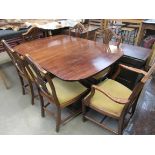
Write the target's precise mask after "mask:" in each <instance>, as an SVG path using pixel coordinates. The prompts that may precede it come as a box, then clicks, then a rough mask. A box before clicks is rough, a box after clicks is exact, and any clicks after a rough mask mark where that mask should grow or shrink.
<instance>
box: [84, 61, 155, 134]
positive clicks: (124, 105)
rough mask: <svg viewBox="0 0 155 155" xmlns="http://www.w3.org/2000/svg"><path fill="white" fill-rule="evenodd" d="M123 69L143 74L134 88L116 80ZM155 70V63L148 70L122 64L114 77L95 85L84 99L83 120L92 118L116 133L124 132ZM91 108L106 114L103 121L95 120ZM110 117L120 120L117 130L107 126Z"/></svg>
mask: <svg viewBox="0 0 155 155" xmlns="http://www.w3.org/2000/svg"><path fill="white" fill-rule="evenodd" d="M122 69H124V70H130V71H132V72H136V73H138V74H140V75H143V76H142V78H141V79H140V80H139V82H138V83H137V84H136V85H135V87H134V89H133V90H130V89H129V88H127V87H126V86H124V85H122V84H121V83H119V82H117V81H116V77H117V76H118V75H119V73H120V72H121V70H122ZM154 70H155V63H154V64H153V65H152V67H151V68H150V70H149V71H148V72H145V71H143V70H140V69H136V68H133V67H128V66H125V65H122V64H120V65H119V67H118V70H117V71H116V73H115V74H114V75H113V77H112V79H106V80H104V81H103V82H101V83H99V84H98V85H93V86H92V87H91V92H90V93H89V94H88V95H87V96H86V97H85V98H84V99H83V121H85V120H90V121H92V122H94V123H96V124H98V125H99V126H101V127H103V128H105V129H107V130H109V131H111V132H113V133H115V134H122V133H123V129H124V128H125V126H126V125H127V123H128V121H129V120H130V118H131V117H132V115H133V113H134V111H135V107H136V103H137V100H138V97H139V95H140V93H141V91H142V89H143V86H144V84H145V83H146V81H147V80H148V79H149V78H150V76H151V74H152V73H153V72H154ZM90 110H95V111H96V112H98V113H99V114H101V115H102V116H104V117H103V119H102V120H101V121H97V120H95V119H94V117H93V116H92V115H91V114H90V113H89V112H90ZM129 115H130V116H129ZM109 117H110V118H114V119H116V120H118V130H117V131H116V130H113V129H112V128H110V127H109V126H107V124H106V123H107V122H106V120H107V118H109ZM127 117H128V118H127ZM103 122H104V123H103ZM105 122H106V123H105Z"/></svg>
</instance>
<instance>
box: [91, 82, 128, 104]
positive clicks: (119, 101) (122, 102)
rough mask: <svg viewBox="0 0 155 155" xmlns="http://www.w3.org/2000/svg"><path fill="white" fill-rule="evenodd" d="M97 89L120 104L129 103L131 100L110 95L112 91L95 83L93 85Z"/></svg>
mask: <svg viewBox="0 0 155 155" xmlns="http://www.w3.org/2000/svg"><path fill="white" fill-rule="evenodd" d="M92 87H93V88H94V89H95V90H97V91H100V92H101V93H103V94H104V95H106V96H107V97H108V98H110V99H111V100H112V101H114V102H117V103H119V104H127V103H129V102H130V100H129V98H128V99H124V98H117V97H113V96H111V95H110V93H108V92H106V91H105V90H103V89H101V88H100V87H98V86H95V85H93V86H92Z"/></svg>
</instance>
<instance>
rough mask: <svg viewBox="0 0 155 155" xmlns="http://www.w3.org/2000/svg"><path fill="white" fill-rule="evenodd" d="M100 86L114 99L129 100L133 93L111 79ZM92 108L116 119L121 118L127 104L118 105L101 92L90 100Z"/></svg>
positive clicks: (96, 92)
mask: <svg viewBox="0 0 155 155" xmlns="http://www.w3.org/2000/svg"><path fill="white" fill-rule="evenodd" d="M98 86H99V87H100V88H101V89H103V90H105V91H106V92H109V93H110V94H111V95H112V96H113V97H117V98H124V99H127V98H128V97H129V96H130V95H131V93H132V91H131V90H130V89H128V88H127V87H125V86H124V85H122V84H121V83H118V82H117V81H114V80H111V79H106V80H105V81H103V82H101V83H100V84H99V85H98ZM90 106H93V107H94V108H95V109H99V110H100V111H103V113H104V112H105V113H109V114H111V115H113V116H115V117H119V116H120V114H121V112H122V110H123V107H124V106H125V104H119V103H116V102H114V101H112V100H111V99H109V98H108V97H107V96H105V95H104V94H103V93H101V92H100V91H95V94H94V96H93V97H92V98H91V100H90Z"/></svg>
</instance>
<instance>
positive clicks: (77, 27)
mask: <svg viewBox="0 0 155 155" xmlns="http://www.w3.org/2000/svg"><path fill="white" fill-rule="evenodd" d="M72 31H75V36H76V37H81V34H82V32H84V31H86V28H85V27H84V25H82V24H81V23H77V24H76V25H75V26H74V27H73V28H70V29H69V36H71V32H72Z"/></svg>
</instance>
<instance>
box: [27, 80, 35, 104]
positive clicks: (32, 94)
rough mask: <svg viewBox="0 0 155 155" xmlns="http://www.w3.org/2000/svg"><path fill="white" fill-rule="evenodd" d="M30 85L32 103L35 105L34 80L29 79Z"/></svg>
mask: <svg viewBox="0 0 155 155" xmlns="http://www.w3.org/2000/svg"><path fill="white" fill-rule="evenodd" d="M28 83H29V86H30V91H31V104H32V105H34V90H33V85H32V82H31V81H29V80H28Z"/></svg>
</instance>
